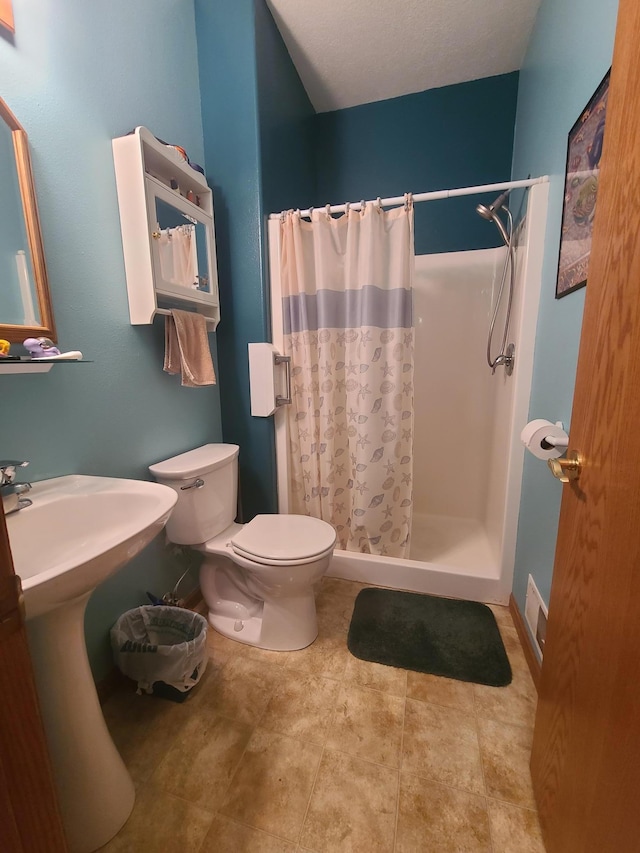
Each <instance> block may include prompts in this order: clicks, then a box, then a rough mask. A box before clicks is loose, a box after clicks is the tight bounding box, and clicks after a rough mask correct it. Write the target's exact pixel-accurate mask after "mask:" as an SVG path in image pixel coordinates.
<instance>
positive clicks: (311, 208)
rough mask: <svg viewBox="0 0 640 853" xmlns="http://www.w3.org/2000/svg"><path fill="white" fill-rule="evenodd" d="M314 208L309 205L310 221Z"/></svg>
mask: <svg viewBox="0 0 640 853" xmlns="http://www.w3.org/2000/svg"><path fill="white" fill-rule="evenodd" d="M314 210H315V207H310V208H309V220H310V221H311V222H313V211H314Z"/></svg>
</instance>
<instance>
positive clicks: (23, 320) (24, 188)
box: [0, 98, 56, 343]
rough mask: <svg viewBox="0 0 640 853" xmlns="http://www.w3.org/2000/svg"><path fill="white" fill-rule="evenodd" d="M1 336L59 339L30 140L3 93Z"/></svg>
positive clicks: (0, 111) (0, 108) (0, 126)
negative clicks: (56, 330)
mask: <svg viewBox="0 0 640 853" xmlns="http://www.w3.org/2000/svg"><path fill="white" fill-rule="evenodd" d="M0 210H1V211H2V235H1V236H0V338H5V339H6V340H8V341H11V342H12V343H14V342H22V341H23V340H24V339H25V338H29V337H39V336H44V337H48V338H51V339H53V340H55V333H56V332H55V325H54V321H53V310H52V307H51V297H50V295H49V285H48V281H47V269H46V266H45V260H44V248H43V245H42V234H41V231H40V220H39V218H38V208H37V204H36V194H35V188H34V184H33V174H32V171H31V160H30V157H29V143H28V140H27V134H26V133H25V132H24V130H23V129H22V127H21V126H20V124H19V123H18V121H17V120H16V118H15V116H14V115H13V113H12V112H11V110H10V109H9V107H8V106H7V105H6V104H5V102H4V101H3V100H2V98H0Z"/></svg>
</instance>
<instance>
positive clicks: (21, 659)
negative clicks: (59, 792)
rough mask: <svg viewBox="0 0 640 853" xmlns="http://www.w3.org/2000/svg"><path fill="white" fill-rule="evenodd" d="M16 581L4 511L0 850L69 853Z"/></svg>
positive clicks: (0, 518)
mask: <svg viewBox="0 0 640 853" xmlns="http://www.w3.org/2000/svg"><path fill="white" fill-rule="evenodd" d="M16 581H17V579H16V576H15V574H14V572H13V564H12V562H11V552H10V550H9V542H8V538H7V529H6V525H5V519H4V513H3V512H2V510H1V508H0V850H1V851H3V853H65V851H66V850H67V845H66V841H65V838H64V833H63V829H62V823H61V820H60V814H59V812H58V804H57V801H56V796H55V792H54V787H53V778H52V775H51V765H50V762H49V754H48V752H47V747H46V742H45V737H44V729H43V727H42V720H41V718H40V709H39V707H38V699H37V696H36V689H35V684H34V681H33V671H32V669H31V659H30V657H29V648H28V646H27V635H26V631H25V627H24V620H23V618H22V615H21V613H20V607H19V596H18V592H19V586H18V585H17V584H16Z"/></svg>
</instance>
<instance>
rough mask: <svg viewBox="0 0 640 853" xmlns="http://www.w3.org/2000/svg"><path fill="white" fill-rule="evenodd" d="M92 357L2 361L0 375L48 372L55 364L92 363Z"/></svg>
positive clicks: (0, 362)
mask: <svg viewBox="0 0 640 853" xmlns="http://www.w3.org/2000/svg"><path fill="white" fill-rule="evenodd" d="M91 363H92V362H91V360H90V359H85V358H82V359H67V360H65V359H56V360H55V361H33V360H32V359H30V358H25V359H24V360H23V361H5V362H3V361H1V360H0V376H1V375H2V374H11V373H48V372H49V371H50V370H51V368H52V367H53V365H54V364H91Z"/></svg>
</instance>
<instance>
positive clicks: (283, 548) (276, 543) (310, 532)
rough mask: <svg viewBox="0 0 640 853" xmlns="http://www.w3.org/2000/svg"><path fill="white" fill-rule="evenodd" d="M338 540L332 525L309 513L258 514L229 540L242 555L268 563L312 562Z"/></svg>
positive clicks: (281, 564) (331, 547) (286, 564)
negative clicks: (307, 514)
mask: <svg viewBox="0 0 640 853" xmlns="http://www.w3.org/2000/svg"><path fill="white" fill-rule="evenodd" d="M335 543H336V534H335V531H334V529H333V527H331V525H330V524H327V522H326V521H322V520H321V519H319V518H312V517H311V516H306V515H256V517H255V518H254V519H253V520H252V521H250V522H249V523H248V524H245V525H244V527H242V529H241V530H240V531H238V532H237V533H236V534H235V535H234V536H232V537H231V539H230V540H229V544H230V546H231V548H232V550H233V552H234V553H235V554H237V555H238V556H239V557H243V558H244V559H246V560H251V561H252V562H254V563H260V564H262V565H267V566H295V565H304V564H306V563H312V562H314V561H315V560H319V559H320V558H322V557H323V556H324V555H325V554H327V553H329V552H331V551H332V550H333V548H334V546H335Z"/></svg>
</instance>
